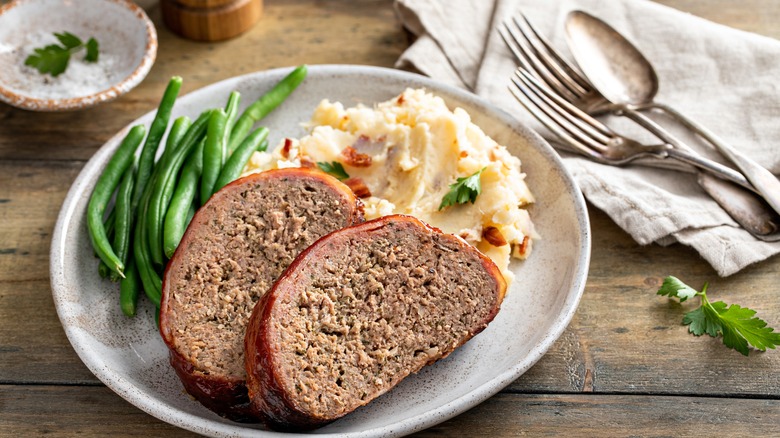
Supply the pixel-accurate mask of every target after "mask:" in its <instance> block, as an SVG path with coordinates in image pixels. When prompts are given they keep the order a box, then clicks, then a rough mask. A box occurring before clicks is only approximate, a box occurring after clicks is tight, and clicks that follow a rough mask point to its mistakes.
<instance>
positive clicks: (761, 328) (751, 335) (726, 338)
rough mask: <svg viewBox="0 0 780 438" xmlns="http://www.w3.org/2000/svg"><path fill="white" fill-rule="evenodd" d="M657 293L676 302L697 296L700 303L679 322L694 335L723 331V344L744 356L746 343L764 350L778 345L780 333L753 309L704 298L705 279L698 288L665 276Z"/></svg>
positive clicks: (716, 334) (705, 289) (746, 351)
mask: <svg viewBox="0 0 780 438" xmlns="http://www.w3.org/2000/svg"><path fill="white" fill-rule="evenodd" d="M658 295H664V296H668V297H676V298H678V299H679V300H680V302H681V303H682V302H684V301H685V300H687V299H688V298H693V297H695V296H699V297H700V298H701V306H700V307H699V308H698V309H696V310H694V311H691V312H688V313H686V314H685V316H684V317H683V320H682V323H683V324H685V325H687V326H688V331H689V332H691V333H693V334H694V335H696V336H701V335H703V334H704V333H706V334H708V335H710V336H712V337H718V334H721V335H723V344H724V345H726V346H727V347H729V348H733V349H735V350H737V351H739V352H740V353H742V354H744V355H745V356H747V355H748V352H749V350H748V344H750V345H751V346H753V348H755V349H757V350H760V351H766V349H767V348H772V349H774V348H775V346H776V345H780V333H776V332H775V331H774V329H773V328H771V327H767V326H766V325H767V324H766V322H765V321H763V320H762V319H760V318H756V317H755V314H756V311H755V310H751V309H748V308H747V307H741V306H739V305H738V304H732V305H730V306H728V307H726V306H727V305H726V303H724V302H723V301H715V302H714V303H713V302H710V300H709V299H707V283H705V284H704V287H702V290H701V292H699V291H697V290H695V289H693V288H692V287H690V286H688V285H687V284H685V283H683V282H682V281H680V280H679V279H678V278H676V277H672V276H669V277H666V278H665V279H664V283H663V285H661V288H660V289H658Z"/></svg>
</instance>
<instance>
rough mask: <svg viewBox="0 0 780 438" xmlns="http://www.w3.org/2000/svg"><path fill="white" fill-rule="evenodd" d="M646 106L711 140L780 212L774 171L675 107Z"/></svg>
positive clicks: (777, 181)
mask: <svg viewBox="0 0 780 438" xmlns="http://www.w3.org/2000/svg"><path fill="white" fill-rule="evenodd" d="M646 107H647V108H655V109H658V110H661V111H663V112H665V113H667V114H669V115H671V116H672V117H674V118H675V119H677V120H678V121H679V122H680V123H682V124H683V125H685V126H686V127H687V128H689V129H691V130H693V131H694V132H695V133H696V134H698V135H699V136H701V137H702V138H704V139H705V140H707V141H708V142H710V143H711V144H712V145H713V146H715V148H717V149H718V151H720V152H721V153H722V154H723V155H724V156H726V158H728V159H729V160H731V162H733V163H734V164H736V165H737V167H738V168H739V169H740V170H742V173H743V174H744V175H745V177H747V179H748V180H749V181H750V182H751V183H752V185H753V187H755V189H756V190H757V191H758V192H759V193H760V194H761V195H762V196H763V197H764V199H765V200H766V201H767V203H768V204H769V205H771V206H772V208H773V209H774V210H775V211H776V212H778V213H780V180H778V179H777V177H775V176H774V175H773V174H772V172H770V171H769V170H767V169H766V168H765V167H763V166H761V165H760V164H758V163H757V162H756V161H755V160H753V159H752V158H750V157H748V156H747V155H745V154H743V153H742V152H740V151H738V150H737V149H735V148H734V147H733V146H731V145H730V144H728V143H726V142H725V141H724V140H723V139H721V138H720V137H718V136H717V135H716V134H715V133H714V132H712V131H710V130H709V129H707V128H706V127H704V126H702V125H701V124H699V123H697V122H696V121H694V120H691V119H690V118H688V117H686V116H684V115H683V114H682V113H680V112H679V111H677V110H675V109H674V108H672V107H670V106H668V105H665V104H662V103H654V104H652V105H646Z"/></svg>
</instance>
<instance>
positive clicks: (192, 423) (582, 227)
mask: <svg viewBox="0 0 780 438" xmlns="http://www.w3.org/2000/svg"><path fill="white" fill-rule="evenodd" d="M291 68H294V67H281V68H275V69H269V70H259V71H255V72H251V73H247V74H244V75H239V76H234V77H231V78H227V79H223V80H220V81H218V82H215V83H212V84H209V85H206V86H204V87H201V88H198V89H196V90H192V91H191V92H189V93H187V94H186V95H182V96H180V97H179V99H183V98H185V97H187V96H190V95H193V94H195V93H198V94H202V93H208V92H209V89H213V88H221V87H222V86H223V84H224V83H227V82H240V81H242V80H251V79H253V78H256V77H262V76H265V75H269V76H274V75H277V76H280V75H282V74H286V73H287V72H289V71H290V70H291ZM308 69H309V76H313V75H317V76H320V75H321V76H323V77H327V76H329V75H334V74H335V75H345V74H346V75H358V76H380V77H384V78H388V77H389V78H390V79H401V80H403V79H413V80H414V81H415V82H418V83H421V84H422V85H423V86H424V87H428V88H429V89H431V91H433V92H434V93H436V92H438V91H442V92H444V93H447V94H449V95H452V96H454V97H457V98H458V99H461V100H463V101H467V102H468V103H469V104H471V105H474V106H477V107H483V108H485V109H487V110H488V111H489V112H490V113H489V115H490V117H491V118H497V119H498V121H500V122H501V123H502V124H504V125H507V126H508V127H510V128H511V129H512V130H513V131H514V132H515V133H516V134H518V135H521V136H522V137H525V138H530V139H532V140H533V141H534V142H535V144H534V145H533V146H532V147H534V148H537V149H538V152H540V153H541V154H543V155H544V156H545V158H547V159H548V160H549V161H551V162H553V163H554V164H555V165H556V166H557V167H558V170H559V171H560V175H561V179H562V180H563V182H564V186H565V188H566V193H567V194H568V195H570V196H571V197H572V200H573V203H574V205H573V209H574V212H575V217H576V219H577V224H578V227H579V229H578V230H577V231H578V236H579V237H580V245H579V248H578V250H579V254H578V257H577V258H576V261H577V263H576V266H575V269H574V270H573V272H572V281H571V287H570V289H569V291H568V293H567V295H566V297H565V299H564V300H563V302H562V303H561V308H562V309H564V311H563V312H560V313H558V314H557V315H556V317H555V319H554V320H553V321H551V322H552V327H553V328H554V329H553V330H551V331H548V332H546V333H544V334H543V337H542V339H540V340H539V341H538V342H537V344H536V347H535V348H533V349H532V351H531V352H530V354H529V355H528V356H526V357H525V358H524V359H523V360H522V361H520V362H518V363H516V364H515V365H514V366H512V367H509V368H508V369H506V370H505V371H504V372H502V373H499V374H496V375H495V376H494V377H493V378H492V379H490V380H489V381H488V382H485V383H484V384H482V385H479V386H476V387H474V388H472V389H471V390H469V391H468V392H466V393H465V394H463V395H461V396H460V397H457V398H455V399H453V400H451V401H450V402H448V403H445V404H443V405H440V406H438V407H436V408H435V409H432V410H428V411H425V412H423V413H420V414H419V415H415V416H413V417H410V418H407V419H405V420H403V421H400V422H397V423H393V424H391V425H386V426H380V427H376V428H372V429H366V430H362V431H355V432H334V433H316V432H315V433H314V434H299V433H293V434H291V433H282V432H275V431H271V430H261V429H253V428H246V427H242V426H241V424H240V423H235V424H227V423H220V422H215V421H214V420H211V419H208V418H203V417H200V416H197V415H194V414H191V413H189V412H186V411H183V410H180V409H177V408H175V407H171V406H169V405H167V404H165V403H160V402H159V401H158V400H156V399H155V398H153V397H151V396H149V395H147V394H145V393H142V392H140V391H134V390H133V389H134V388H135V387H134V386H133V385H132V384H131V383H130V382H129V381H127V380H126V379H124V378H123V377H122V376H120V375H109V374H110V373H104V372H103V370H102V369H101V368H100V366H99V363H97V361H96V358H94V357H92V356H93V353H91V352H90V351H89V350H88V349H85V348H84V346H82V345H80V344H79V343H78V342H76V341H77V340H78V339H77V338H78V337H79V334H78V333H76V328H75V327H71V326H70V325H68V324H66V322H65V321H64V320H63V318H64V317H65V316H64V315H63V311H64V309H63V306H64V304H61V302H60V300H58V299H57V295H58V294H62V292H60V291H59V290H60V286H59V285H58V284H57V281H56V278H58V274H59V276H60V278H61V276H62V275H63V274H64V273H62V272H61V270H60V269H59V267H60V266H61V265H62V260H63V256H62V255H61V254H62V252H63V251H64V250H65V248H64V244H65V239H64V236H65V235H66V234H67V233H66V231H65V228H66V226H65V224H67V223H69V222H70V220H71V219H72V218H73V217H74V215H75V214H76V212H75V211H74V210H75V208H76V204H77V202H76V201H77V200H78V198H79V196H81V195H82V193H83V192H84V190H85V186H86V185H88V184H89V180H90V179H91V177H92V175H93V174H94V173H95V172H97V171H98V170H99V168H100V167H101V166H104V165H105V162H106V161H107V160H108V159H109V158H110V154H112V153H113V151H114V150H115V149H116V147H118V145H119V141H118V140H119V139H121V138H122V136H124V135H125V134H126V132H127V131H128V130H129V129H130V127H132V126H133V125H134V124H136V123H138V122H139V120H141V119H144V118H147V117H150V115H151V114H154V113H155V112H156V110H157V109H156V108H154V109H152V110H150V111H148V112H146V113H144V114H142V115H141V116H139V117H138V118H136V119H134V120H133V121H131V122H130V123H128V124H127V125H126V126H125V127H123V128H122V129H121V130H120V131H119V132H118V133H117V134H115V135H114V136H112V137H111V138H109V139H108V140H106V142H105V143H104V144H103V145H102V146H101V147H100V148H99V149H98V150H97V151H96V152H95V154H94V155H93V156H92V157H91V158H90V159H89V160H88V161H87V163H86V164H85V165H84V167H83V168H82V170H81V171H80V172H79V174H78V176H77V177H76V179H75V180H74V182H73V183H72V185H71V187H70V189H69V190H68V193H67V195H66V196H65V199H64V201H63V203H62V207H61V209H60V212H59V214H58V216H57V222H56V224H55V227H54V232H53V234H52V243H51V247H50V262H49V271H50V283H51V289H52V295H53V296H54V304H55V308H56V311H57V316H58V318H59V319H60V324H61V325H62V327H63V330H64V331H65V334H66V336H67V338H68V341H69V342H70V344H71V346H72V347H73V348H74V350H75V351H76V353H77V355H78V356H79V359H80V360H81V361H82V362H83V363H84V364H85V365H86V366H87V368H88V369H89V370H90V372H92V374H94V375H95V376H96V377H97V378H98V379H99V380H100V381H101V382H103V384H105V385H106V386H107V387H109V388H110V389H111V390H112V391H113V392H115V393H116V394H118V395H119V396H120V397H122V398H124V399H125V400H127V401H128V402H129V403H131V404H132V405H133V406H135V407H136V408H138V409H140V410H142V411H144V412H146V413H147V414H149V415H152V416H153V417H155V418H158V419H160V420H162V421H165V422H167V423H169V424H172V425H174V426H177V427H180V428H183V429H186V430H190V431H192V432H196V433H202V434H210V435H212V436H237V435H239V436H257V437H276V436H279V437H282V436H283V437H305V436H312V435H316V436H323V437H328V436H339V437H352V436H355V437H356V436H361V437H364V436H400V435H405V434H409V433H413V432H417V431H420V430H423V429H426V428H428V427H431V426H433V425H435V424H438V423H440V422H443V421H446V420H448V419H450V418H453V417H455V416H457V415H459V414H461V413H463V412H465V411H467V410H469V409H471V408H473V407H474V406H476V405H478V404H479V403H481V402H483V401H485V400H486V399H488V398H490V397H492V396H493V395H495V394H496V393H498V392H499V391H500V390H501V389H503V388H504V387H506V386H507V385H508V384H510V383H511V382H513V381H514V380H516V379H517V378H519V377H520V376H521V375H522V374H523V373H525V371H527V370H528V369H529V368H531V367H532V366H533V365H534V364H535V363H536V362H537V361H538V360H539V359H541V358H542V357H543V356H544V355H545V354H546V353H547V352H548V351H549V349H550V348H551V347H552V345H553V344H554V343H555V341H556V340H557V339H558V338H560V336H561V335H562V334H563V332H564V331H565V330H566V328H567V327H568V325H569V323H570V322H571V320H572V318H573V317H574V314H575V313H576V311H577V308H578V306H579V302H580V299H581V297H582V294H583V292H584V289H585V283H586V281H587V277H588V269H589V266H590V258H591V230H590V218H589V215H588V210H587V206H586V203H585V198H584V196H583V195H582V191H581V190H580V189H579V187H578V185H577V183H576V181H575V180H574V177H573V176H572V174H571V173H570V172H569V171H568V169H567V168H566V167H565V166H564V163H563V160H562V159H561V157H560V156H559V155H558V154H557V153H556V152H555V151H554V149H553V148H552V147H551V146H550V145H549V143H548V142H547V141H546V140H544V139H543V138H542V137H541V135H539V134H538V133H537V132H536V131H534V130H532V129H531V128H529V127H528V126H526V125H524V124H522V123H521V122H520V121H518V120H517V119H516V118H515V117H513V116H511V115H510V114H509V113H507V112H506V111H504V110H503V109H501V108H499V107H497V106H495V105H493V104H492V103H490V102H488V101H487V100H485V99H483V98H481V97H479V96H477V95H475V94H473V93H470V92H469V91H466V90H462V89H460V88H457V87H454V86H451V85H448V84H445V83H442V82H439V81H436V80H434V79H431V78H429V77H426V76H423V75H419V74H416V73H411V72H407V71H402V70H397V69H392V68H387V67H377V66H364V65H352V64H320V65H310V66H308ZM112 145H113V147H112ZM160 409H164V410H167V411H170V413H168V412H161V411H160ZM207 426H211V427H207Z"/></svg>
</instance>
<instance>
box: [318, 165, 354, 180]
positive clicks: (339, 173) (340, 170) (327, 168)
mask: <svg viewBox="0 0 780 438" xmlns="http://www.w3.org/2000/svg"><path fill="white" fill-rule="evenodd" d="M317 167H319V168H320V170H322V171H323V172H325V173H327V174H330V175H332V176H335V177H336V179H338V180H339V181H344V180H345V179H347V178H349V174H347V171H346V170H344V166H342V165H341V163H339V162H338V161H331V162H330V163H328V162H325V161H319V162H317Z"/></svg>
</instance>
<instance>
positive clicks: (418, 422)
mask: <svg viewBox="0 0 780 438" xmlns="http://www.w3.org/2000/svg"><path fill="white" fill-rule="evenodd" d="M288 72H289V69H279V70H271V71H267V72H258V73H253V74H249V75H246V76H241V77H237V78H233V79H228V80H225V81H222V82H219V83H217V84H214V85H211V86H209V87H206V88H203V89H201V90H198V91H195V92H193V93H190V94H189V95H187V96H184V97H182V98H180V99H179V101H178V102H177V104H176V107H175V110H174V117H176V116H179V115H189V116H190V117H191V118H193V119H194V118H195V117H196V116H197V115H198V113H199V112H200V111H201V110H202V109H204V108H210V107H219V106H222V105H224V103H225V101H226V99H227V96H228V94H229V92H230V91H231V90H234V89H236V90H239V91H240V92H241V93H242V96H243V104H244V105H246V104H248V103H249V102H251V101H252V100H253V99H255V98H257V97H258V96H260V95H261V94H262V93H263V92H264V91H266V90H268V89H269V88H270V87H271V86H272V85H273V84H275V83H276V82H277V81H279V80H280V79H281V78H282V77H284V75H285V74H287V73H288ZM185 80H186V78H185ZM406 87H424V88H426V89H428V90H431V91H433V92H435V93H436V94H438V95H440V96H442V97H443V98H444V99H445V100H446V101H447V103H448V104H449V105H450V107H454V106H460V107H462V108H464V109H466V110H467V111H468V112H469V113H470V114H471V115H472V118H473V120H474V122H475V123H476V124H477V125H479V126H480V127H482V129H483V130H484V131H486V132H487V133H488V134H489V135H491V136H492V137H493V138H494V139H496V140H497V141H498V142H499V143H500V144H504V145H506V146H507V147H508V148H509V150H510V151H511V152H512V153H513V154H515V155H516V156H518V157H519V158H520V159H521V160H522V162H523V171H524V172H526V173H527V174H528V184H529V186H530V187H531V190H532V191H533V193H534V194H535V196H536V197H537V201H538V202H537V203H536V205H534V206H533V207H532V209H531V217H532V219H533V220H534V222H535V223H536V226H537V229H538V232H539V233H540V234H541V236H542V239H541V240H539V241H538V242H536V244H535V245H534V252H533V254H532V256H531V258H530V259H529V260H527V261H525V262H517V261H515V262H513V264H512V265H511V269H512V270H513V271H514V273H515V275H516V277H517V279H516V280H515V282H514V283H513V284H512V285H511V288H510V289H509V291H508V293H507V297H506V299H505V300H504V303H503V305H502V308H501V311H500V312H499V314H498V316H497V317H496V319H495V320H494V321H493V322H492V323H491V324H490V326H489V327H488V328H487V330H485V331H484V332H483V333H481V334H479V335H478V336H476V337H475V338H474V339H472V340H471V341H470V342H468V343H467V344H466V345H465V346H463V347H462V348H461V349H459V350H458V351H456V352H455V353H453V354H452V355H451V356H450V357H448V358H447V359H445V360H442V361H440V362H437V363H436V364H434V365H432V366H430V367H427V368H425V369H424V370H423V371H421V372H420V373H419V374H417V375H414V376H410V377H409V378H408V379H406V380H404V381H403V382H402V383H401V384H400V385H399V386H398V387H396V388H395V389H393V390H392V391H391V392H389V393H387V394H385V395H383V396H382V397H380V398H379V399H377V400H375V401H373V402H371V403H370V404H369V405H368V406H365V407H363V408H361V409H359V410H358V411H356V412H354V413H352V414H350V415H348V416H346V417H344V418H343V419H341V420H339V421H337V422H335V423H332V424H330V425H328V426H326V427H324V428H322V429H318V430H316V431H313V432H311V434H321V435H325V436H328V435H331V436H335V435H338V436H340V437H357V436H361V437H370V436H398V435H403V434H407V433H411V432H414V431H418V430H421V429H424V428H426V427H429V426H432V425H434V424H436V423H439V422H441V421H444V420H446V419H448V418H451V417H453V416H455V415H457V414H459V413H461V412H463V411H465V410H467V409H469V408H471V407H473V406H475V405H476V404H478V403H480V402H482V401H483V400H485V399H487V398H488V397H490V396H491V395H493V394H495V393H496V392H498V391H500V390H501V389H502V388H503V387H505V386H506V385H508V384H509V383H511V382H512V381H513V380H515V379H517V378H518V377H519V376H520V375H521V374H523V372H525V371H526V370H527V369H528V368H530V367H531V365H533V364H534V363H535V362H536V361H537V360H539V358H540V357H541V356H542V355H543V354H544V353H545V352H546V351H547V349H548V348H550V346H551V345H552V344H553V342H554V341H555V340H556V339H557V338H558V337H559V336H560V335H561V333H562V332H563V331H564V329H565V328H566V325H567V324H568V323H569V321H570V319H571V317H572V315H573V314H574V311H575V310H576V308H577V304H578V302H579V299H580V296H581V294H582V291H583V288H584V286H585V280H586V277H587V271H588V264H589V260H590V229H589V224H588V216H587V211H586V208H585V202H584V200H583V198H582V196H581V194H580V192H579V190H578V188H577V186H576V185H575V183H574V181H573V180H572V177H571V176H570V175H569V174H568V173H567V172H566V170H565V169H564V167H563V164H562V162H561V160H560V159H559V158H558V155H557V154H556V153H555V152H554V151H553V150H552V148H551V147H550V146H549V145H548V144H547V143H546V142H545V141H544V140H542V138H541V137H540V136H538V135H537V134H536V133H534V132H532V131H531V130H530V129H528V128H526V127H524V126H522V125H520V124H518V123H517V122H516V121H515V120H513V119H512V117H510V116H509V115H508V114H506V113H504V112H502V111H499V110H498V109H496V108H494V107H492V106H490V105H489V104H487V103H485V102H484V101H482V100H480V99H479V98H477V97H475V96H474V95H472V94H469V93H466V92H464V91H461V90H458V89H455V88H452V87H448V86H444V85H441V84H439V83H437V82H434V81H432V80H430V79H428V78H425V77H422V76H419V75H414V74H410V73H405V72H401V71H397V70H390V69H383V68H375V67H357V66H315V67H311V68H310V71H309V76H308V78H307V79H306V81H305V82H304V83H303V84H302V85H301V86H300V88H299V89H298V90H296V91H295V93H293V95H292V96H291V97H290V98H289V99H288V100H287V101H286V102H285V103H284V104H283V105H282V106H281V107H280V108H279V109H277V110H276V111H275V112H274V113H273V114H271V115H270V116H269V117H268V118H267V119H266V120H265V121H264V124H265V125H266V126H269V127H270V128H271V132H272V135H271V139H270V141H271V144H275V143H276V142H277V141H278V140H279V139H281V138H282V137H284V136H302V135H303V134H304V133H305V131H304V129H303V128H302V127H301V126H300V124H301V123H302V122H306V121H308V120H309V118H310V117H311V114H312V112H313V109H314V108H315V106H316V105H317V104H318V103H319V102H320V100H322V99H325V98H327V99H330V100H331V101H334V100H337V101H340V102H342V103H344V104H345V105H354V104H357V103H359V102H362V103H364V104H368V105H371V104H373V103H376V102H380V101H383V100H386V99H389V98H391V97H393V96H395V95H397V94H398V93H400V92H401V91H403V90H404V89H405V88H406ZM153 116H154V112H150V113H148V114H146V115H145V116H143V117H141V118H140V119H138V120H136V121H134V122H133V123H132V124H136V123H145V124H147V125H148V123H149V122H151V120H152V118H153ZM132 124H131V125H132ZM128 126H130V125H128ZM126 129H127V128H126ZM126 129H125V130H123V131H122V132H119V133H118V134H117V135H116V136H114V137H113V138H112V139H111V140H109V141H108V142H107V143H106V144H105V145H104V146H103V147H102V148H101V149H100V150H99V151H98V152H97V153H96V154H95V156H94V157H93V158H92V159H91V160H90V161H89V162H88V163H87V165H86V166H85V167H84V170H83V171H82V172H81V174H80V175H79V176H78V178H77V179H76V181H75V182H74V183H73V186H72V187H71V189H70V192H69V193H68V196H67V198H66V199H65V203H64V205H63V207H62V211H61V212H60V216H59V219H58V221H57V226H56V228H55V230H54V236H53V241H52V248H51V282H52V290H53V294H54V302H55V304H56V306H57V312H58V313H59V316H60V319H61V321H62V325H63V327H64V328H65V332H66V334H67V336H68V339H69V340H70V342H71V343H72V344H73V348H74V349H75V350H76V352H77V353H78V355H79V356H80V357H81V360H83V361H84V363H85V364H86V365H87V367H89V369H90V370H91V371H92V372H93V373H94V374H95V375H96V376H97V377H98V378H99V379H100V380H101V381H103V382H104V383H105V384H106V385H107V386H108V387H110V388H111V389H113V390H114V391H115V392H116V393H117V394H119V395H120V396H122V397H124V398H125V399H127V400H128V401H129V402H130V403H132V404H134V405H135V406H137V407H139V408H140V409H143V410H144V411H146V412H148V413H149V414H151V415H153V416H155V417H157V418H160V419H161V420H164V421H167V422H169V423H171V424H174V425H176V426H180V427H182V428H185V429H189V430H192V431H194V432H198V433H201V434H205V435H212V436H255V437H270V436H285V437H291V436H295V435H294V434H278V433H276V432H270V431H266V430H263V429H262V428H261V426H257V425H242V424H237V423H233V422H230V421H228V420H224V419H222V418H220V417H219V416H217V415H215V414H213V413H212V412H210V411H208V410H207V409H205V408H204V407H202V406H201V405H200V404H198V403H197V402H195V401H193V399H191V398H190V397H189V396H188V395H187V394H186V393H185V392H184V390H183V387H182V385H181V383H180V382H179V381H178V379H177V377H176V376H175V375H174V372H173V370H172V369H171V367H170V366H169V365H168V351H167V349H166V347H165V345H164V344H163V342H162V340H161V339H160V336H159V334H158V333H157V331H156V329H155V325H154V322H153V316H152V315H153V313H152V306H151V305H150V304H149V303H148V302H147V301H146V300H143V304H142V305H141V307H140V312H139V315H138V316H137V317H136V318H133V319H129V318H126V317H124V316H123V315H122V314H121V312H120V310H119V304H118V299H117V294H118V291H117V289H118V288H117V286H116V284H114V283H111V282H109V281H107V280H101V279H100V278H99V277H98V275H97V260H96V259H95V257H94V256H93V254H92V249H91V248H90V244H89V237H88V235H87V227H86V221H85V219H84V214H85V209H86V206H87V202H88V197H89V194H90V193H91V192H92V188H93V186H94V184H95V181H96V180H97V178H98V175H99V173H100V172H101V171H102V169H103V167H104V166H105V164H106V162H107V160H108V159H109V157H110V156H111V154H112V153H113V152H114V150H115V149H116V147H117V146H118V144H119V141H120V140H121V139H122V137H123V136H124V135H125V133H126Z"/></svg>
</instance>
